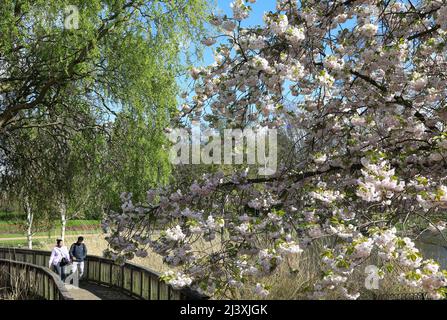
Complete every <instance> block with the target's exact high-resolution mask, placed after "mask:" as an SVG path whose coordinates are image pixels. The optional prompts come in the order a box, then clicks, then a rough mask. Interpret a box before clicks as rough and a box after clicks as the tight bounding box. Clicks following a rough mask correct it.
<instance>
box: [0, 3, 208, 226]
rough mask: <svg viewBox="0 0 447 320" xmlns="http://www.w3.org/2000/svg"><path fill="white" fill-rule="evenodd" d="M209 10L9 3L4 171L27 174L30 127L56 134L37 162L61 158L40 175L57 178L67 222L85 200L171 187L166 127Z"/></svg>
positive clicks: (2, 43)
mask: <svg viewBox="0 0 447 320" xmlns="http://www.w3.org/2000/svg"><path fill="white" fill-rule="evenodd" d="M209 9H210V8H209V5H208V4H207V1H205V0H176V1H172V0H164V1H159V0H154V1H149V0H145V1H142V0H88V1H87V0H32V1H31V0H4V1H1V3H0V16H1V17H2V21H0V162H1V163H0V166H1V167H0V168H1V169H2V170H1V171H0V173H1V174H12V175H14V177H15V179H18V178H20V177H19V176H20V172H26V170H19V168H21V166H22V165H23V163H27V162H24V161H23V158H24V157H25V154H22V153H20V151H19V150H26V149H27V148H33V143H34V142H33V140H32V139H29V140H23V139H20V137H23V136H26V135H27V134H26V133H27V132H28V131H30V130H32V132H33V135H37V136H45V137H46V139H49V138H48V137H52V138H51V141H52V143H51V144H49V145H48V148H47V149H46V151H45V152H40V153H37V154H35V155H34V159H35V160H34V161H37V160H39V161H44V160H45V159H46V158H47V157H51V158H52V159H53V158H54V157H55V153H57V154H56V158H58V163H59V165H57V170H56V168H55V167H56V166H54V167H53V169H51V168H50V171H51V174H47V173H42V174H39V177H45V176H53V175H58V177H55V178H54V179H52V182H51V185H50V187H51V188H52V192H51V194H52V195H54V197H53V198H52V201H53V202H54V203H56V204H58V207H59V210H60V212H61V216H62V220H65V219H66V217H65V218H64V215H65V216H66V215H67V212H69V211H70V210H71V211H75V209H73V208H74V207H76V205H73V203H82V201H81V202H80V201H78V200H79V199H78V198H82V199H87V198H88V199H92V200H91V201H84V202H85V203H90V204H91V206H90V209H91V210H95V209H92V208H94V207H104V206H108V205H109V204H110V203H112V202H113V201H116V200H119V197H118V195H119V192H122V191H130V192H134V193H135V194H136V195H139V196H142V194H143V193H142V192H143V191H142V190H146V189H147V188H148V187H150V186H151V185H153V184H160V183H163V182H165V181H166V180H167V177H168V175H169V173H170V167H169V163H168V157H167V155H166V152H167V151H166V150H164V148H163V145H164V143H165V140H164V139H165V138H164V135H163V132H162V129H163V128H165V127H166V126H167V123H168V122H169V119H170V116H171V115H172V113H173V112H176V105H177V101H176V100H177V98H176V97H177V92H178V86H177V84H176V77H177V76H178V75H179V74H181V73H182V72H183V71H184V68H186V67H187V66H185V64H184V61H188V59H185V58H184V54H185V53H192V52H194V50H191V48H189V49H185V45H186V44H188V43H191V42H192V43H193V45H194V47H195V48H197V47H198V46H195V44H197V43H198V41H197V40H199V39H201V38H202V36H203V33H204V32H205V31H204V28H203V24H204V22H205V19H206V17H207V16H208V14H209ZM36 139H37V138H36ZM17 143H20V148H18V147H16V145H17ZM60 145H63V146H64V148H62V149H60V148H59V149H58V148H57V146H60ZM38 150H39V149H36V152H37V151H38ZM61 150H62V151H61ZM27 161H28V160H27ZM87 163H88V165H87ZM30 166H31V164H30ZM45 170H48V168H45ZM87 171H88V172H87ZM23 178H25V177H23ZM2 181H8V179H4V180H2ZM15 181H17V180H15ZM30 183H31V184H32V181H31V182H30ZM73 198H74V199H75V200H76V201H72V200H70V199H73ZM108 202H110V203H108ZM112 205H113V203H112ZM70 208H71V209H70ZM76 210H77V209H76ZM63 222H64V221H63Z"/></svg>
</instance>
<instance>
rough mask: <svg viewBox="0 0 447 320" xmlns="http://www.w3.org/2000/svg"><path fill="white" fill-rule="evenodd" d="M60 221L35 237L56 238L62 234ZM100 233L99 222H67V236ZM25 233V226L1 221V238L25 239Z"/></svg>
mask: <svg viewBox="0 0 447 320" xmlns="http://www.w3.org/2000/svg"><path fill="white" fill-rule="evenodd" d="M60 227H61V223H60V221H55V222H54V224H53V226H52V227H51V228H50V229H49V230H47V231H40V232H36V233H34V236H49V237H56V236H58V235H59V234H60ZM80 232H82V233H100V232H101V228H100V221H99V220H69V221H68V222H67V228H66V234H78V233H80ZM24 236H25V231H24V227H23V224H22V225H20V224H18V223H17V222H14V221H0V238H18V237H24Z"/></svg>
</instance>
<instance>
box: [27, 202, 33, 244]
mask: <svg viewBox="0 0 447 320" xmlns="http://www.w3.org/2000/svg"><path fill="white" fill-rule="evenodd" d="M25 211H26V240H27V242H28V249H32V248H33V219H34V214H33V210H32V209H31V205H30V203H29V199H28V198H26V199H25Z"/></svg>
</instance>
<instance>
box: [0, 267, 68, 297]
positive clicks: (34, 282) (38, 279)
mask: <svg viewBox="0 0 447 320" xmlns="http://www.w3.org/2000/svg"><path fill="white" fill-rule="evenodd" d="M0 273H1V274H2V275H7V277H8V280H7V283H6V287H12V286H13V285H12V280H13V279H12V278H13V277H14V276H17V275H20V274H24V275H25V280H26V282H27V283H28V284H29V285H30V287H31V288H32V291H33V293H35V294H36V295H37V296H39V297H40V298H43V299H45V300H73V298H72V297H71V295H70V294H69V292H68V290H67V289H66V288H65V285H64V283H63V282H62V281H61V280H60V278H59V277H58V275H57V274H55V273H54V272H53V271H51V270H49V269H47V268H44V267H41V266H38V265H35V264H32V263H28V262H22V261H13V260H8V259H0Z"/></svg>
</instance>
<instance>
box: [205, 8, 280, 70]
mask: <svg viewBox="0 0 447 320" xmlns="http://www.w3.org/2000/svg"><path fill="white" fill-rule="evenodd" d="M232 2H233V0H217V8H216V13H218V14H226V15H227V16H230V17H231V16H233V14H232V10H231V7H230V4H231V3H232ZM250 6H251V7H252V9H253V10H252V11H251V13H250V16H249V17H248V18H247V19H246V20H244V21H243V23H242V25H243V26H249V25H259V24H260V25H262V24H263V16H264V12H267V11H274V9H275V6H276V1H275V0H258V1H257V2H256V3H254V4H250ZM213 62H214V58H213V54H212V50H211V49H207V50H205V52H204V63H203V65H210V64H212V63H213Z"/></svg>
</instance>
